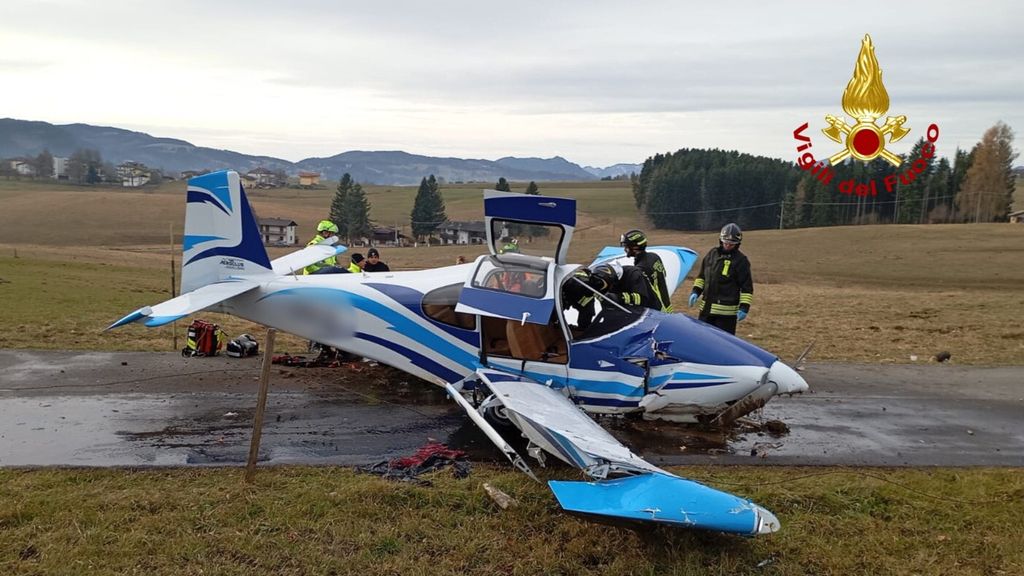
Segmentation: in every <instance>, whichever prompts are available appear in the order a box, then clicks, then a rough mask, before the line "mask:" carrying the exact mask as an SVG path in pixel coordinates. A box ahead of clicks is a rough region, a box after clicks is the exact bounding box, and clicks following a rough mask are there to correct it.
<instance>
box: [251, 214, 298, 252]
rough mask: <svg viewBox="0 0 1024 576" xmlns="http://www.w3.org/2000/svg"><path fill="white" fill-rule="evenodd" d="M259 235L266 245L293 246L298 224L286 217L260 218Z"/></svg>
mask: <svg viewBox="0 0 1024 576" xmlns="http://www.w3.org/2000/svg"><path fill="white" fill-rule="evenodd" d="M259 227H260V236H262V237H263V244H265V245H267V246H293V245H295V243H296V237H295V229H296V228H297V227H298V224H296V223H295V221H294V220H289V219H287V218H260V219H259Z"/></svg>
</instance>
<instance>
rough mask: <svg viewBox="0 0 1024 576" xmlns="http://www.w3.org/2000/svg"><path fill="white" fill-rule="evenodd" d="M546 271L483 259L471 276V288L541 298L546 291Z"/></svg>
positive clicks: (492, 259)
mask: <svg viewBox="0 0 1024 576" xmlns="http://www.w3.org/2000/svg"><path fill="white" fill-rule="evenodd" d="M546 276H547V269H546V268H545V269H537V268H534V267H531V266H528V265H526V264H521V263H516V262H508V261H503V260H498V259H497V258H494V257H489V258H484V259H482V260H481V262H480V266H478V267H477V269H476V273H475V274H474V275H473V283H472V286H473V287H474V288H484V289H487V290H494V291H496V292H505V293H508V294H516V295H519V296H528V297H530V298H543V297H544V296H545V294H546V291H547V285H546V282H545V278H546Z"/></svg>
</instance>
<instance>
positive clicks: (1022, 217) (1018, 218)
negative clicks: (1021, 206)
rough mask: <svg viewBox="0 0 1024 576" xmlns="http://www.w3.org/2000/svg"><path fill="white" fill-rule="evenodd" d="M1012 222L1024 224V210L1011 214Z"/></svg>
mask: <svg viewBox="0 0 1024 576" xmlns="http://www.w3.org/2000/svg"><path fill="white" fill-rule="evenodd" d="M1010 222H1012V223H1013V224H1024V210H1017V211H1016V212H1010Z"/></svg>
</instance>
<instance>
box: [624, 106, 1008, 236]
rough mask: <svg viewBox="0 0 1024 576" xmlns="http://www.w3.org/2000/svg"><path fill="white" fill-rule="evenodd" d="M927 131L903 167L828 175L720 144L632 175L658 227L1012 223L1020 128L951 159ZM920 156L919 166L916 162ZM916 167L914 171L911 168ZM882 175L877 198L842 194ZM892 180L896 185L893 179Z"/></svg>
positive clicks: (998, 131) (995, 134) (665, 157)
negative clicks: (935, 150) (934, 148)
mask: <svg viewBox="0 0 1024 576" xmlns="http://www.w3.org/2000/svg"><path fill="white" fill-rule="evenodd" d="M925 142H926V140H925V139H924V138H922V139H920V140H918V141H917V143H916V144H915V145H914V147H913V149H912V150H911V151H910V153H909V154H907V155H906V156H904V157H903V160H904V162H903V164H902V165H901V166H899V167H894V166H892V165H891V164H890V163H888V162H886V161H885V160H882V159H876V160H873V161H872V162H870V163H867V164H865V163H863V162H859V161H854V160H848V161H846V162H843V163H841V164H839V165H837V166H834V167H832V170H833V171H834V176H833V177H832V180H831V181H830V182H827V183H826V182H822V181H821V180H820V179H819V178H818V177H817V175H815V174H813V173H811V172H809V171H804V170H801V169H800V168H799V167H798V166H796V165H795V164H793V163H790V162H785V161H782V160H776V159H772V158H765V157H761V156H752V155H749V154H741V153H739V152H735V151H732V152H727V151H721V150H693V149H683V150H679V151H678V152H675V153H674V154H658V155H655V156H653V157H651V158H648V159H647V161H646V162H644V165H643V168H642V170H641V172H640V175H639V176H634V177H633V196H634V200H635V202H636V206H637V208H640V209H642V210H643V211H644V212H645V213H646V214H647V216H648V217H649V218H650V220H651V222H652V223H653V224H654V225H655V226H656V227H658V228H670V229H676V230H714V229H717V228H719V227H720V226H721V225H722V224H723V223H725V222H730V221H731V222H736V223H737V224H739V225H740V226H741V227H742V228H744V229H746V228H778V227H780V226H782V227H786V228H797V227H804V226H833V225H841V224H871V223H901V224H913V223H931V222H996V221H1005V220H1006V217H1007V214H1008V212H1009V208H1010V206H1011V204H1012V201H1013V192H1014V187H1015V176H1014V174H1013V160H1014V159H1015V158H1016V157H1017V154H1015V153H1014V152H1013V131H1012V130H1011V129H1010V128H1009V127H1008V126H1007V125H1005V124H1003V123H1001V122H1000V123H998V124H996V125H995V126H993V127H992V128H990V129H989V130H987V131H986V132H985V135H984V136H983V137H982V139H981V141H980V142H979V143H978V144H977V145H976V146H975V147H974V148H973V149H972V150H971V151H970V152H967V151H964V150H959V149H958V150H957V151H956V153H955V155H954V157H953V160H952V162H951V161H950V160H948V159H946V158H936V157H935V156H934V155H932V156H930V157H928V158H925V157H924V156H923V155H922V150H923V149H924V148H925ZM918 159H921V160H922V161H923V165H922V162H918V163H917V165H916V166H914V162H915V161H917V160H918ZM912 167H913V170H912V169H911V168H912ZM846 181H853V182H854V183H859V184H867V183H869V182H871V181H874V182H875V192H876V194H875V195H871V194H868V195H865V196H858V195H857V194H856V193H855V192H850V193H847V194H843V193H840V192H839V191H838V190H840V187H839V183H841V182H846ZM887 181H888V182H890V183H893V186H892V189H891V191H890V190H888V189H887V188H886V186H885V183H886V182H887Z"/></svg>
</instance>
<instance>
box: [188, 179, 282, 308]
mask: <svg viewBox="0 0 1024 576" xmlns="http://www.w3.org/2000/svg"><path fill="white" fill-rule="evenodd" d="M182 251H183V254H182V260H181V262H182V266H181V293H182V294H185V293H187V292H191V291H193V290H196V289H197V288H201V287H203V286H206V285H208V284H214V283H217V282H223V281H225V280H230V279H238V278H243V277H251V276H257V275H264V274H273V271H272V268H271V264H270V258H269V257H268V256H267V251H266V249H265V248H264V247H263V239H262V238H261V236H260V230H259V225H258V224H257V223H256V217H255V216H254V215H253V211H252V207H251V206H249V200H248V198H246V196H245V191H244V190H243V189H242V183H241V181H240V180H239V178H238V173H237V172H235V171H233V170H222V171H220V172H211V173H210V174H203V175H202V176H196V177H194V178H190V179H189V181H188V197H187V199H186V204H185V236H184V238H183V239H182Z"/></svg>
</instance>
